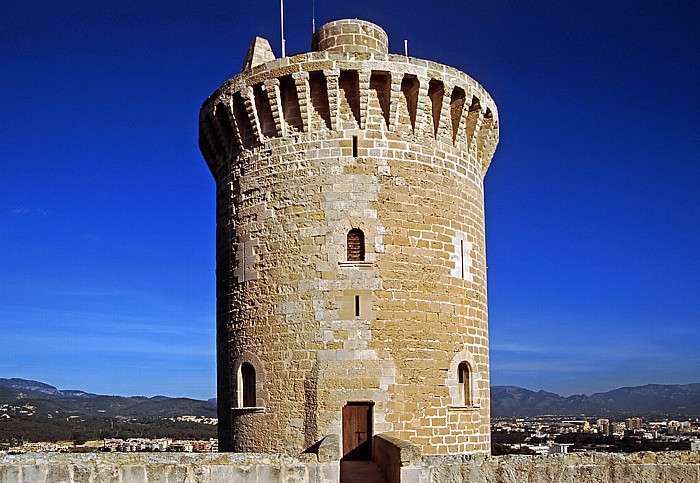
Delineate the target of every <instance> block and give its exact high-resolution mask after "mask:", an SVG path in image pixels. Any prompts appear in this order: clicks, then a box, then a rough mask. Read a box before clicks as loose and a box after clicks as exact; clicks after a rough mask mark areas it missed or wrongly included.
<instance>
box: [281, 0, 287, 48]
mask: <svg viewBox="0 0 700 483" xmlns="http://www.w3.org/2000/svg"><path fill="white" fill-rule="evenodd" d="M280 37H282V57H286V55H285V53H284V0H280Z"/></svg>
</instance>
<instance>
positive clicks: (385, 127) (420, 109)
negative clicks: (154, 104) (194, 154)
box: [200, 20, 498, 177]
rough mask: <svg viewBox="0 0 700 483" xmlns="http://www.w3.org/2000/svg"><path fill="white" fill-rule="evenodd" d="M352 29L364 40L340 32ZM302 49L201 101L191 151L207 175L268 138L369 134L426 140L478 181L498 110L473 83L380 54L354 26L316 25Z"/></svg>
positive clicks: (361, 25) (365, 28)
mask: <svg viewBox="0 0 700 483" xmlns="http://www.w3.org/2000/svg"><path fill="white" fill-rule="evenodd" d="M355 30H357V31H360V32H364V33H349V32H350V31H355ZM346 32H347V33H346ZM382 36H383V39H382ZM367 39H370V40H371V41H372V42H374V44H371V45H370V46H368V44H370V40H367ZM382 41H384V42H385V43H384V44H382ZM343 42H345V43H343ZM312 45H313V46H314V48H324V49H325V50H323V51H320V52H307V53H303V54H298V55H294V56H291V57H285V58H282V59H274V60H269V61H266V62H264V63H261V64H258V65H254V66H252V68H250V69H247V70H244V71H243V72H241V73H240V74H238V75H237V76H235V77H233V78H232V79H230V80H229V81H227V82H225V83H224V84H223V85H222V86H221V87H220V88H219V89H217V91H216V92H214V93H213V94H212V95H211V96H210V97H209V98H208V99H207V101H206V102H205V103H204V104H203V106H202V110H201V114H200V147H201V149H202V152H203V154H204V156H205V158H206V159H207V162H208V163H209V167H210V169H211V170H212V173H214V172H215V171H216V169H217V167H218V166H219V165H220V164H222V163H224V162H225V161H226V160H227V159H230V158H235V157H237V156H239V155H240V154H241V153H242V152H243V151H246V150H256V149H257V150H259V149H266V148H267V147H269V146H268V144H270V142H271V141H272V140H273V139H275V138H285V137H293V138H303V137H304V136H313V135H315V134H323V135H324V136H329V137H335V136H343V135H344V132H345V131H348V132H349V131H358V133H360V132H363V131H365V132H366V131H372V133H371V134H372V135H376V134H377V133H379V134H381V135H385V136H387V137H391V138H404V139H406V140H408V141H410V140H412V139H421V140H423V141H425V140H431V141H434V142H435V143H436V146H439V147H437V149H441V150H442V149H445V150H447V151H448V152H450V153H451V154H454V155H455V156H458V157H460V158H463V159H470V160H471V162H474V163H476V164H477V165H478V167H479V170H478V171H480V175H481V176H482V177H483V176H484V175H485V174H486V170H487V169H488V166H489V164H490V162H491V158H492V157H493V154H494V152H495V150H496V146H497V144H498V110H497V109H496V105H495V103H494V102H493V100H492V99H491V96H490V95H489V94H488V93H487V92H486V91H485V90H484V89H483V87H481V85H479V84H478V83H477V82H476V81H475V80H474V79H472V78H471V77H469V76H468V75H467V74H465V73H464V72H461V71H459V70H457V69H455V68H453V67H450V66H446V65H443V64H439V63H436V62H432V61H428V60H422V59H416V58H413V57H406V56H403V55H397V54H387V53H381V52H380V51H386V34H385V33H384V31H383V30H382V29H381V28H379V27H378V26H376V25H374V24H371V23H369V22H366V21H362V20H339V21H336V22H331V23H329V24H326V25H324V26H323V27H321V28H320V29H319V30H318V31H317V32H316V34H315V35H314V37H313V41H312ZM266 46H267V48H265V47H261V49H265V50H266V51H267V54H268V56H272V57H274V54H272V50H271V49H269V44H266ZM378 46H379V47H378ZM251 47H253V46H251ZM360 50H367V51H360ZM455 169H458V168H457V167H455ZM458 170H459V171H460V172H462V173H464V172H465V170H463V169H458Z"/></svg>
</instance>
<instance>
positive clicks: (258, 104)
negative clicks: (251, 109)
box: [253, 84, 277, 138]
mask: <svg viewBox="0 0 700 483" xmlns="http://www.w3.org/2000/svg"><path fill="white" fill-rule="evenodd" d="M253 97H254V99H255V110H256V111H257V113H258V122H259V123H260V132H261V133H262V135H263V136H265V137H268V138H271V137H274V136H276V135H277V127H276V126H275V120H274V118H273V117H272V108H271V107H270V99H269V98H268V97H267V93H266V92H265V91H264V90H263V86H262V84H256V85H254V86H253Z"/></svg>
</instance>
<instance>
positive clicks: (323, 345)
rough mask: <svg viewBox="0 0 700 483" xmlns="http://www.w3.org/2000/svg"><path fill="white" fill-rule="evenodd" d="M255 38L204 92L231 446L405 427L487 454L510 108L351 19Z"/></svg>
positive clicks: (286, 445) (422, 441)
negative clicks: (490, 264) (488, 252)
mask: <svg viewBox="0 0 700 483" xmlns="http://www.w3.org/2000/svg"><path fill="white" fill-rule="evenodd" d="M312 45H313V50H314V51H313V52H309V53H303V54H299V55H295V56H292V57H285V58H282V59H276V58H275V57H274V54H273V53H272V50H271V49H270V46H269V44H268V42H267V41H266V40H264V39H261V38H256V39H255V41H254V42H253V44H252V45H251V47H250V49H249V51H248V55H247V56H246V60H245V63H244V65H243V70H242V72H241V73H240V74H238V75H237V76H235V77H233V78H232V79H230V80H228V81H227V82H225V83H224V84H223V85H222V86H221V87H220V88H219V89H217V90H216V92H214V93H213V94H212V95H211V96H210V97H209V98H208V99H207V100H206V101H205V102H204V104H203V106H202V109H201V114H200V124H199V125H200V148H201V151H202V154H203V155H204V158H205V159H206V161H207V164H208V165H209V168H210V169H211V172H212V174H213V176H214V178H215V180H216V192H217V195H216V199H217V210H216V211H217V215H216V230H217V231H216V239H217V264H216V266H217V268H216V276H217V357H218V361H217V362H218V386H219V392H218V404H219V439H220V443H219V444H220V450H222V451H231V450H233V451H256V452H257V451H264V452H286V453H291V454H298V453H300V452H301V451H304V450H305V449H306V448H308V447H310V446H312V445H313V444H314V443H316V442H318V441H319V440H321V439H322V438H324V437H326V436H328V435H330V434H337V435H340V436H341V441H342V452H343V455H344V456H345V457H346V458H352V457H359V458H362V457H363V456H367V454H368V451H371V441H372V435H373V434H377V433H388V434H389V435H391V436H394V437H397V438H400V439H404V440H408V441H410V442H412V443H414V444H416V445H418V446H420V447H421V448H422V450H423V452H424V453H425V454H448V453H488V452H489V451H490V427H489V351H488V328H487V307H486V258H485V248H486V244H485V238H484V196H483V193H484V191H483V179H484V175H485V173H486V170H487V169H488V167H489V163H490V161H491V158H492V157H493V153H494V151H495V149H496V145H497V143H498V114H497V111H496V105H495V104H494V102H493V100H492V99H491V97H490V96H489V94H488V93H487V92H486V91H485V90H484V89H483V88H482V87H481V86H480V85H479V84H478V83H477V82H476V81H474V80H473V79H472V78H471V77H469V76H468V75H466V74H465V73H463V72H460V71H458V70H456V69H454V68H452V67H448V66H445V65H441V64H437V63H435V62H431V61H427V60H421V59H415V58H412V57H405V56H403V55H394V54H388V49H387V45H388V41H387V36H386V33H385V32H384V31H383V30H382V29H381V28H379V27H378V26H376V25H374V24H371V23H369V22H365V21H362V20H338V21H335V22H331V23H329V24H326V25H324V26H323V27H321V28H320V29H319V30H318V31H317V32H316V33H315V34H314V36H313V40H312Z"/></svg>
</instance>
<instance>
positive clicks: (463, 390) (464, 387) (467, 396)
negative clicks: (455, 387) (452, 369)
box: [457, 362, 472, 406]
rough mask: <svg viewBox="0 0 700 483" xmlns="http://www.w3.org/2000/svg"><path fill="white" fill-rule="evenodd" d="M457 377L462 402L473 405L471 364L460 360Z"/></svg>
mask: <svg viewBox="0 0 700 483" xmlns="http://www.w3.org/2000/svg"><path fill="white" fill-rule="evenodd" d="M457 377H458V382H459V395H460V402H461V403H462V405H463V406H471V405H472V394H471V370H470V369H469V364H467V363H466V362H460V364H459V367H458V368H457Z"/></svg>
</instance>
